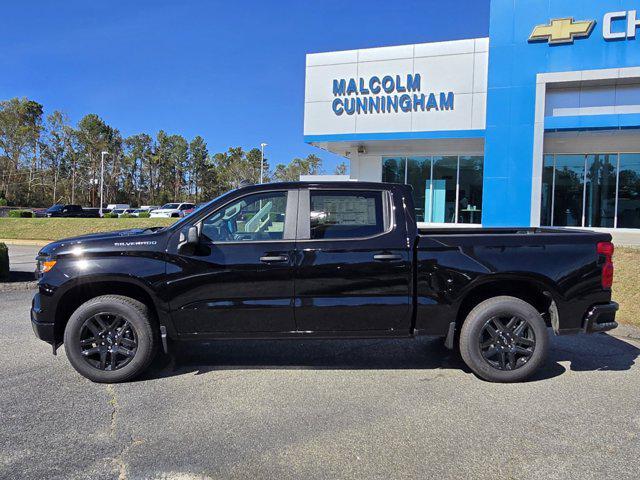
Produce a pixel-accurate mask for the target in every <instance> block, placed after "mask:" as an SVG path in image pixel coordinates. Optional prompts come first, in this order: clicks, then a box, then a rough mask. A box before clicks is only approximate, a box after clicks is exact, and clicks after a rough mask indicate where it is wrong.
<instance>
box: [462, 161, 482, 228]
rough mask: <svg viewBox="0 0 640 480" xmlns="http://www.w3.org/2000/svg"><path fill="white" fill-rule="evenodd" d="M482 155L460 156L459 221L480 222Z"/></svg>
mask: <svg viewBox="0 0 640 480" xmlns="http://www.w3.org/2000/svg"><path fill="white" fill-rule="evenodd" d="M483 164H484V158H483V157H481V156H474V157H460V166H459V172H458V189H459V190H458V192H459V193H458V223H479V220H480V215H481V214H482V170H483Z"/></svg>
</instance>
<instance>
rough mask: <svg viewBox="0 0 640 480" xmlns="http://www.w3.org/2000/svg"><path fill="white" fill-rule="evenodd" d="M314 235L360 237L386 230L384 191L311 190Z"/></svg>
mask: <svg viewBox="0 0 640 480" xmlns="http://www.w3.org/2000/svg"><path fill="white" fill-rule="evenodd" d="M309 193H310V201H311V218H310V222H311V238H312V239H324V238H360V237H370V236H372V235H377V234H379V233H382V232H384V231H385V221H384V208H383V204H384V202H383V192H377V191H351V192H346V191H338V190H335V191H328V190H318V191H314V190H311V191H310V192H309Z"/></svg>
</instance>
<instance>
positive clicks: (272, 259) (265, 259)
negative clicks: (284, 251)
mask: <svg viewBox="0 0 640 480" xmlns="http://www.w3.org/2000/svg"><path fill="white" fill-rule="evenodd" d="M287 260H289V257H288V256H287V255H273V256H266V257H260V261H261V262H262V263H278V262H286V261H287Z"/></svg>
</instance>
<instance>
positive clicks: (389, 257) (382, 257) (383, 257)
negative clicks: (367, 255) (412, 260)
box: [373, 253, 402, 262]
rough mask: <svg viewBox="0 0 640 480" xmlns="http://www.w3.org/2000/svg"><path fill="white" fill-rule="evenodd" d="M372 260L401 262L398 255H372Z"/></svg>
mask: <svg viewBox="0 0 640 480" xmlns="http://www.w3.org/2000/svg"><path fill="white" fill-rule="evenodd" d="M373 259H374V260H375V261H377V262H393V261H397V260H402V257H401V256H400V255H393V254H387V253H383V254H379V255H374V256H373Z"/></svg>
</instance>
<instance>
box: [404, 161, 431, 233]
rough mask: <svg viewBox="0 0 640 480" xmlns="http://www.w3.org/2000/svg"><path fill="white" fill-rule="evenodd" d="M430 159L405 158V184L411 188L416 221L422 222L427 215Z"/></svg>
mask: <svg viewBox="0 0 640 480" xmlns="http://www.w3.org/2000/svg"><path fill="white" fill-rule="evenodd" d="M430 180H431V157H409V158H407V183H408V184H409V185H411V186H412V187H413V201H414V204H415V209H416V220H417V221H418V222H424V221H425V218H426V216H427V215H429V202H430V200H431V199H430V197H429V190H430Z"/></svg>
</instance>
